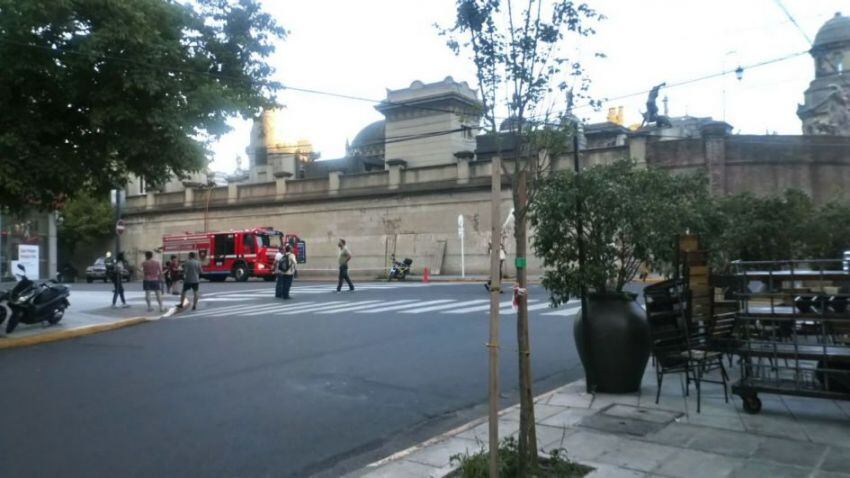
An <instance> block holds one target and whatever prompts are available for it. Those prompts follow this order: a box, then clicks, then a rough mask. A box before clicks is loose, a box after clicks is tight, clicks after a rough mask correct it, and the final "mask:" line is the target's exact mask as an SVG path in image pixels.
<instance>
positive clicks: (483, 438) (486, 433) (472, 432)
mask: <svg viewBox="0 0 850 478" xmlns="http://www.w3.org/2000/svg"><path fill="white" fill-rule="evenodd" d="M518 429H519V422H514V421H503V420H499V441H502V440H503V439H504V438H506V437H509V436H511V435H515V434H516V432H517V430H518ZM455 437H457V438H462V439H466V440H473V441H475V442H476V443H481V444H484V445H486V444H487V443H489V441H490V438H489V437H490V424H489V423H487V422H484V423H482V424H481V425H478V426H476V427H474V428H471V429H469V430H466V431H464V432H461V433H458V434H457V435H455Z"/></svg>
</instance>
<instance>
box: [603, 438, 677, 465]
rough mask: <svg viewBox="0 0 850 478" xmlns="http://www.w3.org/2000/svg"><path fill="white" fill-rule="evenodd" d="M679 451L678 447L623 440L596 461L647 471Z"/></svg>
mask: <svg viewBox="0 0 850 478" xmlns="http://www.w3.org/2000/svg"><path fill="white" fill-rule="evenodd" d="M679 451H681V450H680V449H678V448H673V447H668V446H664V445H657V444H654V443H644V442H640V441H636V440H623V441H621V442H620V443H619V444H618V445H617V446H616V447H615V448H612V449H610V450H606V451H605V453H603V454H602V455H601V456H599V457H598V458H596V461H599V462H602V463H608V464H611V465H617V466H621V467H624V468H629V469H633V470H639V471H644V472H646V471H650V470H653V469H655V468H656V467H658V465H660V464H661V463H664V462H665V461H666V460H667V458H669V457H670V456H672V455H674V454H676V453H678V452H679Z"/></svg>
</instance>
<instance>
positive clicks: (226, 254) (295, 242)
mask: <svg viewBox="0 0 850 478" xmlns="http://www.w3.org/2000/svg"><path fill="white" fill-rule="evenodd" d="M284 244H289V245H291V246H292V251H293V253H294V254H295V257H296V258H297V259H298V262H299V263H304V262H306V260H307V248H306V244H305V243H304V241H302V240H301V239H300V238H299V237H298V236H297V235H295V234H286V233H283V232H280V231H275V230H274V229H273V228H271V227H254V228H250V229H244V230H241V231H228V232H197V233H185V234H170V235H165V236H163V237H162V255H163V258H164V259H165V260H168V259H170V257H171V256H172V255H175V256H177V259H178V260H179V261H180V262H181V263H182V262H183V261H185V260H186V259H187V258H188V256H189V253H190V252H194V253H195V254H196V255H197V257H198V260H199V261H201V271H202V274H201V278H203V279H209V280H211V281H215V282H220V281H223V280H225V279H227V277H228V276H232V277H233V278H234V279H235V280H237V281H239V282H244V281H246V280H248V278H249V277H262V278H263V279H265V280H273V279H274V270H272V268H273V266H274V256H275V254H276V253H277V251H278V248H279V247H280V246H282V245H284Z"/></svg>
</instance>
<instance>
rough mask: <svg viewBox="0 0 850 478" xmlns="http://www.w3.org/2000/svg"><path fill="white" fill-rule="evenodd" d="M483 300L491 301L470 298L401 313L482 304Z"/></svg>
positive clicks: (406, 311)
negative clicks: (464, 300)
mask: <svg viewBox="0 0 850 478" xmlns="http://www.w3.org/2000/svg"><path fill="white" fill-rule="evenodd" d="M483 302H489V301H488V300H487V299H476V300H468V301H466V302H457V303H454V304H442V305H434V306H431V307H425V308H422V309H416V310H405V311H402V312H401V313H402V314H424V313H425V312H433V311H435V310H445V309H452V308H455V307H465V306H468V305H473V304H481V303H483Z"/></svg>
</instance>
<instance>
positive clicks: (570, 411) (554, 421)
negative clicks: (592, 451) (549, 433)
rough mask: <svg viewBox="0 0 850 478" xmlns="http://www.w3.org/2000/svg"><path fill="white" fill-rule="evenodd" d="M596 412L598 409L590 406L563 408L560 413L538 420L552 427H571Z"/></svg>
mask: <svg viewBox="0 0 850 478" xmlns="http://www.w3.org/2000/svg"><path fill="white" fill-rule="evenodd" d="M594 413H596V410H591V409H589V408H572V407H566V408H562V409H561V412H560V413H557V414H555V415H552V416H551V417H549V418H546V419H544V420H538V421H537V423H540V424H543V425H548V426H552V427H571V426H573V425H575V424H577V423H578V422H579V421H581V419H582V418H584V417H586V416H588V415H592V414H594Z"/></svg>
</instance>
